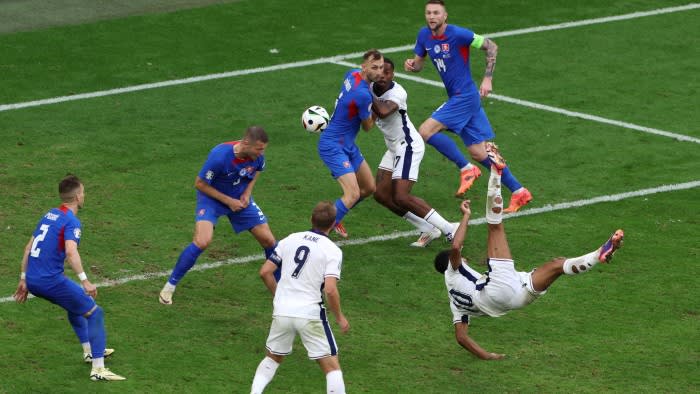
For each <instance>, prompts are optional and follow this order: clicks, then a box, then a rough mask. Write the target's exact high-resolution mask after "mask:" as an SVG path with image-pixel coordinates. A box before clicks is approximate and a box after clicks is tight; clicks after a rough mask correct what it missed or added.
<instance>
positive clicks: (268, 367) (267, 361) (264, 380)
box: [250, 356, 280, 394]
mask: <svg viewBox="0 0 700 394" xmlns="http://www.w3.org/2000/svg"><path fill="white" fill-rule="evenodd" d="M279 366H280V365H279V364H278V363H277V361H275V360H273V359H271V358H270V357H267V356H266V357H265V358H264V359H263V360H262V361H261V362H260V364H258V369H257V370H255V377H254V378H253V387H251V388H250V393H251V394H260V393H262V392H263V390H264V389H265V387H266V386H267V384H268V383H270V381H271V380H272V378H274V377H275V372H277V367H279Z"/></svg>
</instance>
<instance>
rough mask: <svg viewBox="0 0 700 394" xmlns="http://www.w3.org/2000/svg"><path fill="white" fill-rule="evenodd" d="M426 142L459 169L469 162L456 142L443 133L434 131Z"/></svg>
mask: <svg viewBox="0 0 700 394" xmlns="http://www.w3.org/2000/svg"><path fill="white" fill-rule="evenodd" d="M426 142H427V143H429V144H430V145H432V146H433V147H434V148H435V149H437V151H438V152H440V153H442V155H443V156H445V157H447V158H448V159H449V160H450V161H451V162H453V163H455V164H456V165H457V168H458V169H460V170H461V169H462V168H463V167H465V166H466V165H467V164H469V160H467V158H466V157H464V155H463V154H462V152H461V151H460V150H459V148H458V147H457V144H455V142H454V141H452V139H450V137H448V136H446V135H445V134H443V133H435V134H433V136H432V137H430V138H428V141H426ZM489 168H490V165H489Z"/></svg>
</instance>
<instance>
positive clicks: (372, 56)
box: [362, 48, 384, 63]
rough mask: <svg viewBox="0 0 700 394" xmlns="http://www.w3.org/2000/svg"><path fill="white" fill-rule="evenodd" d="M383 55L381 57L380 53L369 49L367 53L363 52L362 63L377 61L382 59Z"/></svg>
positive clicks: (377, 50)
mask: <svg viewBox="0 0 700 394" xmlns="http://www.w3.org/2000/svg"><path fill="white" fill-rule="evenodd" d="M383 57H384V55H382V53H381V52H379V49H374V48H373V49H370V50H369V51H367V52H365V54H364V55H362V62H363V63H364V62H366V61H367V60H379V59H381V58H383Z"/></svg>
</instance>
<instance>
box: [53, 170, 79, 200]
mask: <svg viewBox="0 0 700 394" xmlns="http://www.w3.org/2000/svg"><path fill="white" fill-rule="evenodd" d="M82 184H83V183H82V182H80V178H78V177H77V176H75V175H73V174H68V175H66V176H65V177H63V179H61V182H59V183H58V195H59V196H60V197H61V200H63V201H64V202H70V201H72V200H73V198H75V192H76V191H77V190H78V189H80V185H82Z"/></svg>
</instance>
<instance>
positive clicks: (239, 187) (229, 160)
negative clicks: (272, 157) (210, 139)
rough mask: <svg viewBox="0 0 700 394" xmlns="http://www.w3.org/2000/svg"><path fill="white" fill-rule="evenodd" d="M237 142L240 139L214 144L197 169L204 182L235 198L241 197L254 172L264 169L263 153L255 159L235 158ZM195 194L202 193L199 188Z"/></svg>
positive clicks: (253, 176) (253, 177)
mask: <svg viewBox="0 0 700 394" xmlns="http://www.w3.org/2000/svg"><path fill="white" fill-rule="evenodd" d="M239 143H240V141H231V142H224V143H222V144H219V145H217V146H215V147H214V149H212V150H211V152H209V157H207V161H206V162H205V163H204V166H202V169H201V170H200V171H199V178H201V179H202V180H203V181H204V182H207V183H208V184H210V185H211V186H213V187H214V188H215V189H216V190H218V191H220V192H221V193H224V194H226V195H227V196H229V197H232V198H236V199H238V198H240V197H241V194H243V192H244V191H245V189H246V188H247V187H248V184H250V182H251V181H252V180H253V179H255V174H256V173H257V172H258V171H263V170H264V169H265V156H263V155H260V156H258V158H257V159H255V160H250V159H239V158H236V155H235V154H234V152H233V147H234V146H236V145H238V144H239ZM197 194H202V195H204V193H202V192H200V191H199V190H197Z"/></svg>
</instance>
